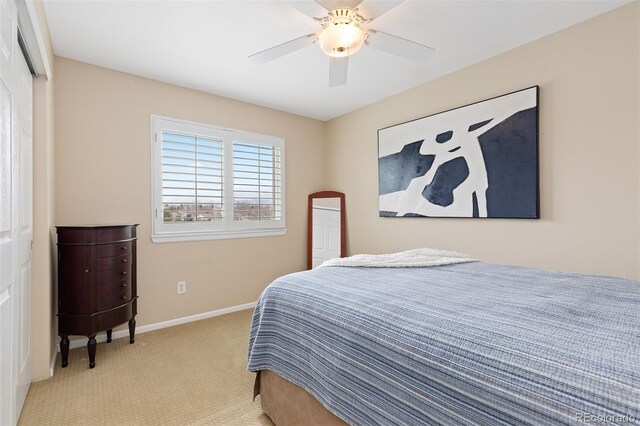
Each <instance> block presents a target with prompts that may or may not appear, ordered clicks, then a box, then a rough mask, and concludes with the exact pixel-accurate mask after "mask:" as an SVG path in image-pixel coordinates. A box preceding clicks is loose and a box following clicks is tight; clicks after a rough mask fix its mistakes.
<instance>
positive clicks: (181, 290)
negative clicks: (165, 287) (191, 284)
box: [176, 281, 187, 294]
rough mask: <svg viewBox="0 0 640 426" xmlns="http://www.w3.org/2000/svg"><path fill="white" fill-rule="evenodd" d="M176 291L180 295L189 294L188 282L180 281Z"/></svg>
mask: <svg viewBox="0 0 640 426" xmlns="http://www.w3.org/2000/svg"><path fill="white" fill-rule="evenodd" d="M176 291H177V293H178V294H185V293H186V292H187V282H186V281H178V285H177V286H176Z"/></svg>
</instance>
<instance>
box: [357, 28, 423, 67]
mask: <svg viewBox="0 0 640 426" xmlns="http://www.w3.org/2000/svg"><path fill="white" fill-rule="evenodd" d="M365 43H366V44H367V45H368V46H371V47H373V48H374V49H378V50H382V51H383V52H387V53H391V54H392V55H397V56H402V57H403V58H406V59H409V60H410V61H415V62H424V61H426V60H427V59H429V58H430V57H431V55H433V54H434V53H435V49H432V48H430V47H429V46H425V45H424V44H420V43H416V42H415V41H411V40H407V39H405V38H402V37H398V36H394V35H391V34H387V33H383V32H382V31H376V30H371V29H370V30H369V35H368V36H367V39H366V40H365Z"/></svg>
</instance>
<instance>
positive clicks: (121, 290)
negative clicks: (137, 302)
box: [97, 285, 131, 311]
mask: <svg viewBox="0 0 640 426" xmlns="http://www.w3.org/2000/svg"><path fill="white" fill-rule="evenodd" d="M98 291H99V290H98ZM129 300H131V286H130V285H127V286H126V287H121V286H119V285H118V286H117V287H115V288H112V289H111V291H110V292H109V294H107V295H106V296H102V297H99V296H98V305H97V308H98V311H104V310H107V309H111V308H114V307H116V306H119V305H122V304H123V303H127V302H128V301H129Z"/></svg>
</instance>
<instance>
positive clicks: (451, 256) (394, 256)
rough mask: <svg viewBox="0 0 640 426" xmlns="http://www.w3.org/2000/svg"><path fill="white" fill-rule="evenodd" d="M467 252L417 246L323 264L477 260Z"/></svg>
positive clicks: (411, 265) (399, 265) (421, 263)
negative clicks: (397, 251) (415, 247)
mask: <svg viewBox="0 0 640 426" xmlns="http://www.w3.org/2000/svg"><path fill="white" fill-rule="evenodd" d="M477 261H478V259H474V258H472V257H470V256H469V255H467V254H463V253H458V252H455V251H448V250H438V249H432V248H419V249H414V250H407V251H402V252H399V253H390V254H356V255H355V256H351V257H343V258H335V259H329V260H327V261H325V262H324V263H323V264H322V265H320V267H323V266H350V267H358V266H359V267H367V268H417V267H427V266H442V265H452V264H454V263H465V262H477Z"/></svg>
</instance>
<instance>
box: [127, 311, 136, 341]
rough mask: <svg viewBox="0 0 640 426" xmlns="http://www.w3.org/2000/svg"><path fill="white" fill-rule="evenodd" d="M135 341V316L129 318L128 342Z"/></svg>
mask: <svg viewBox="0 0 640 426" xmlns="http://www.w3.org/2000/svg"><path fill="white" fill-rule="evenodd" d="M135 341H136V317H133V318H131V319H130V320H129V343H133V342H135Z"/></svg>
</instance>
